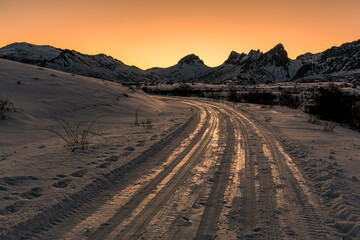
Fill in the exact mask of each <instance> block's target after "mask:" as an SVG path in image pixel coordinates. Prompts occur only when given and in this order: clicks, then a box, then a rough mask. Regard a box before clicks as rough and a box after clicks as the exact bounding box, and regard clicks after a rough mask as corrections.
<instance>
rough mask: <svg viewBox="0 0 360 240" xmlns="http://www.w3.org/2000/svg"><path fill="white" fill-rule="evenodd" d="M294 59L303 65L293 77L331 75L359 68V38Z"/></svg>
mask: <svg viewBox="0 0 360 240" xmlns="http://www.w3.org/2000/svg"><path fill="white" fill-rule="evenodd" d="M296 60H298V61H300V62H302V63H303V66H302V67H301V68H300V69H299V71H298V72H297V73H296V76H295V78H303V77H311V76H319V75H320V76H321V75H331V74H334V73H339V72H344V73H346V72H349V71H353V70H356V69H360V40H357V41H354V42H351V43H344V44H343V45H341V46H340V47H332V48H330V49H328V50H326V51H324V52H321V53H317V54H311V53H306V54H304V55H300V56H298V57H297V58H296Z"/></svg>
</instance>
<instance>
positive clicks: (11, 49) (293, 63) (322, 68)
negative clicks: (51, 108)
mask: <svg viewBox="0 0 360 240" xmlns="http://www.w3.org/2000/svg"><path fill="white" fill-rule="evenodd" d="M0 58H4V59H8V60H13V61H18V62H23V63H29V64H33V65H37V66H41V67H47V68H51V69H56V70H60V71H64V72H69V73H74V74H79V75H85V76H91V77H97V78H102V79H106V80H111V81H117V82H208V83H219V82H223V81H228V80H231V81H235V82H237V83H240V84H257V83H267V82H282V81H293V80H302V79H311V78H331V77H332V76H346V75H351V76H352V75H353V73H354V72H355V73H356V74H358V75H356V76H357V77H358V76H359V75H360V74H359V73H360V40H357V41H354V42H351V43H344V44H342V45H341V46H339V47H332V48H330V49H328V50H326V51H324V52H321V53H316V54H312V53H306V54H303V55H300V56H298V57H297V58H296V59H290V58H289V57H288V55H287V52H286V50H285V48H284V46H283V45H282V44H278V45H276V46H275V47H274V48H272V49H271V50H269V51H268V52H265V53H263V52H261V51H260V50H251V51H250V52H249V53H247V54H246V53H237V52H234V51H233V52H231V53H230V55H229V57H228V59H227V60H226V61H225V62H224V63H223V64H221V65H220V66H217V67H208V66H206V65H205V64H204V62H203V61H202V60H201V59H200V58H199V57H198V56H196V55H194V54H190V55H188V56H185V57H184V58H182V59H180V61H179V62H178V63H177V64H176V65H174V66H171V67H168V68H151V69H148V70H142V69H140V68H137V67H135V66H128V65H126V64H124V63H123V62H121V61H119V60H117V59H114V58H113V57H111V56H107V55H105V54H98V55H86V54H82V53H79V52H77V51H74V50H68V49H59V48H55V47H52V46H39V45H34V44H30V43H13V44H10V45H7V46H5V47H3V48H0ZM356 70H359V71H356Z"/></svg>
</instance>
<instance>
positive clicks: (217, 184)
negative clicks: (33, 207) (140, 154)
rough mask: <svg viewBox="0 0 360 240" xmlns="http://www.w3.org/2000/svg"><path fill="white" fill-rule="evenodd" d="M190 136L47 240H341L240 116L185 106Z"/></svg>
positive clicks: (291, 172) (166, 146) (292, 170)
mask: <svg viewBox="0 0 360 240" xmlns="http://www.w3.org/2000/svg"><path fill="white" fill-rule="evenodd" d="M177 101H180V102H182V103H184V104H188V105H190V106H191V107H192V108H193V109H194V110H195V111H194V115H193V117H192V119H191V121H189V122H188V123H187V124H186V127H185V128H184V129H183V130H182V131H181V132H178V133H177V134H176V136H172V137H170V138H168V140H167V141H166V142H164V143H163V145H162V146H161V147H160V148H159V149H158V151H156V152H151V153H150V154H148V155H146V156H145V159H143V160H142V163H141V164H139V166H138V167H135V168H132V169H131V171H130V172H128V173H127V176H126V178H123V179H122V180H121V181H119V182H118V184H116V185H115V186H112V187H110V188H109V189H108V190H107V191H102V192H101V196H100V197H97V198H96V200H94V201H93V200H91V199H89V201H88V203H87V204H86V205H84V206H82V207H79V208H78V209H76V211H73V212H71V213H70V214H67V216H66V219H65V221H62V222H59V223H58V224H55V225H53V226H51V227H49V228H48V229H47V231H39V234H38V235H37V236H36V238H40V239H215V238H216V239H332V237H334V239H335V238H336V234H334V233H333V231H334V229H332V228H329V227H328V224H325V221H326V219H325V216H326V209H324V208H323V207H322V206H321V204H319V199H318V197H317V196H315V195H314V194H313V193H312V191H311V190H310V189H309V187H308V185H307V183H306V181H305V179H304V177H303V175H302V174H301V173H300V171H299V169H298V168H297V167H296V165H295V164H294V162H293V161H292V159H291V158H290V157H289V156H288V155H287V154H286V153H285V152H284V150H283V148H282V147H281V145H280V144H279V142H278V141H277V140H276V139H275V138H274V136H273V135H272V133H270V132H269V131H268V130H266V129H265V128H264V127H263V126H261V124H258V123H256V122H255V121H252V120H251V119H250V118H249V117H248V116H246V115H245V114H243V113H241V112H240V111H237V110H236V109H234V108H233V107H231V106H229V105H227V104H223V103H217V102H213V101H210V100H208V101H206V100H181V99H178V100H177Z"/></svg>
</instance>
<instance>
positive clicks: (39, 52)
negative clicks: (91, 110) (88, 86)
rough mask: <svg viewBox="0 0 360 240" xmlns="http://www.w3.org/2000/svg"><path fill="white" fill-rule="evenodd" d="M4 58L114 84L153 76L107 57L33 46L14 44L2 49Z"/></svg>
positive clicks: (1, 54) (0, 56)
mask: <svg viewBox="0 0 360 240" xmlns="http://www.w3.org/2000/svg"><path fill="white" fill-rule="evenodd" d="M0 58H5V59H9V60H14V61H18V62H23V63H29V64H33V65H38V66H42V67H47V68H52V69H56V70H60V71H65V72H70V73H74V74H80V75H84V76H88V77H97V78H103V79H106V80H111V81H119V82H127V81H148V80H151V76H150V75H149V74H146V72H144V71H142V70H141V69H139V68H137V67H134V66H128V65H126V64H124V63H123V62H121V61H119V60H117V59H114V58H112V57H110V56H107V55H105V54H98V55H86V54H82V53H79V52H77V51H74V50H67V49H65V50H62V49H58V48H54V47H51V46H37V45H33V44H29V43H13V44H10V45H8V46H6V47H4V48H1V49H0Z"/></svg>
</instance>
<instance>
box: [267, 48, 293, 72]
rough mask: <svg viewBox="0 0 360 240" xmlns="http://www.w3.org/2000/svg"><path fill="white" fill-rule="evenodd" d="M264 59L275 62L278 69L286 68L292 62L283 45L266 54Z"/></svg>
mask: <svg viewBox="0 0 360 240" xmlns="http://www.w3.org/2000/svg"><path fill="white" fill-rule="evenodd" d="M264 57H265V58H267V60H268V61H273V62H274V63H275V65H276V66H278V67H280V66H283V67H285V66H286V64H287V63H288V62H289V61H290V59H289V58H288V54H287V52H286V50H285V48H284V46H283V45H282V44H281V43H279V44H278V45H276V46H275V47H274V48H272V49H270V50H269V51H268V52H266V53H265V54H264Z"/></svg>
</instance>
